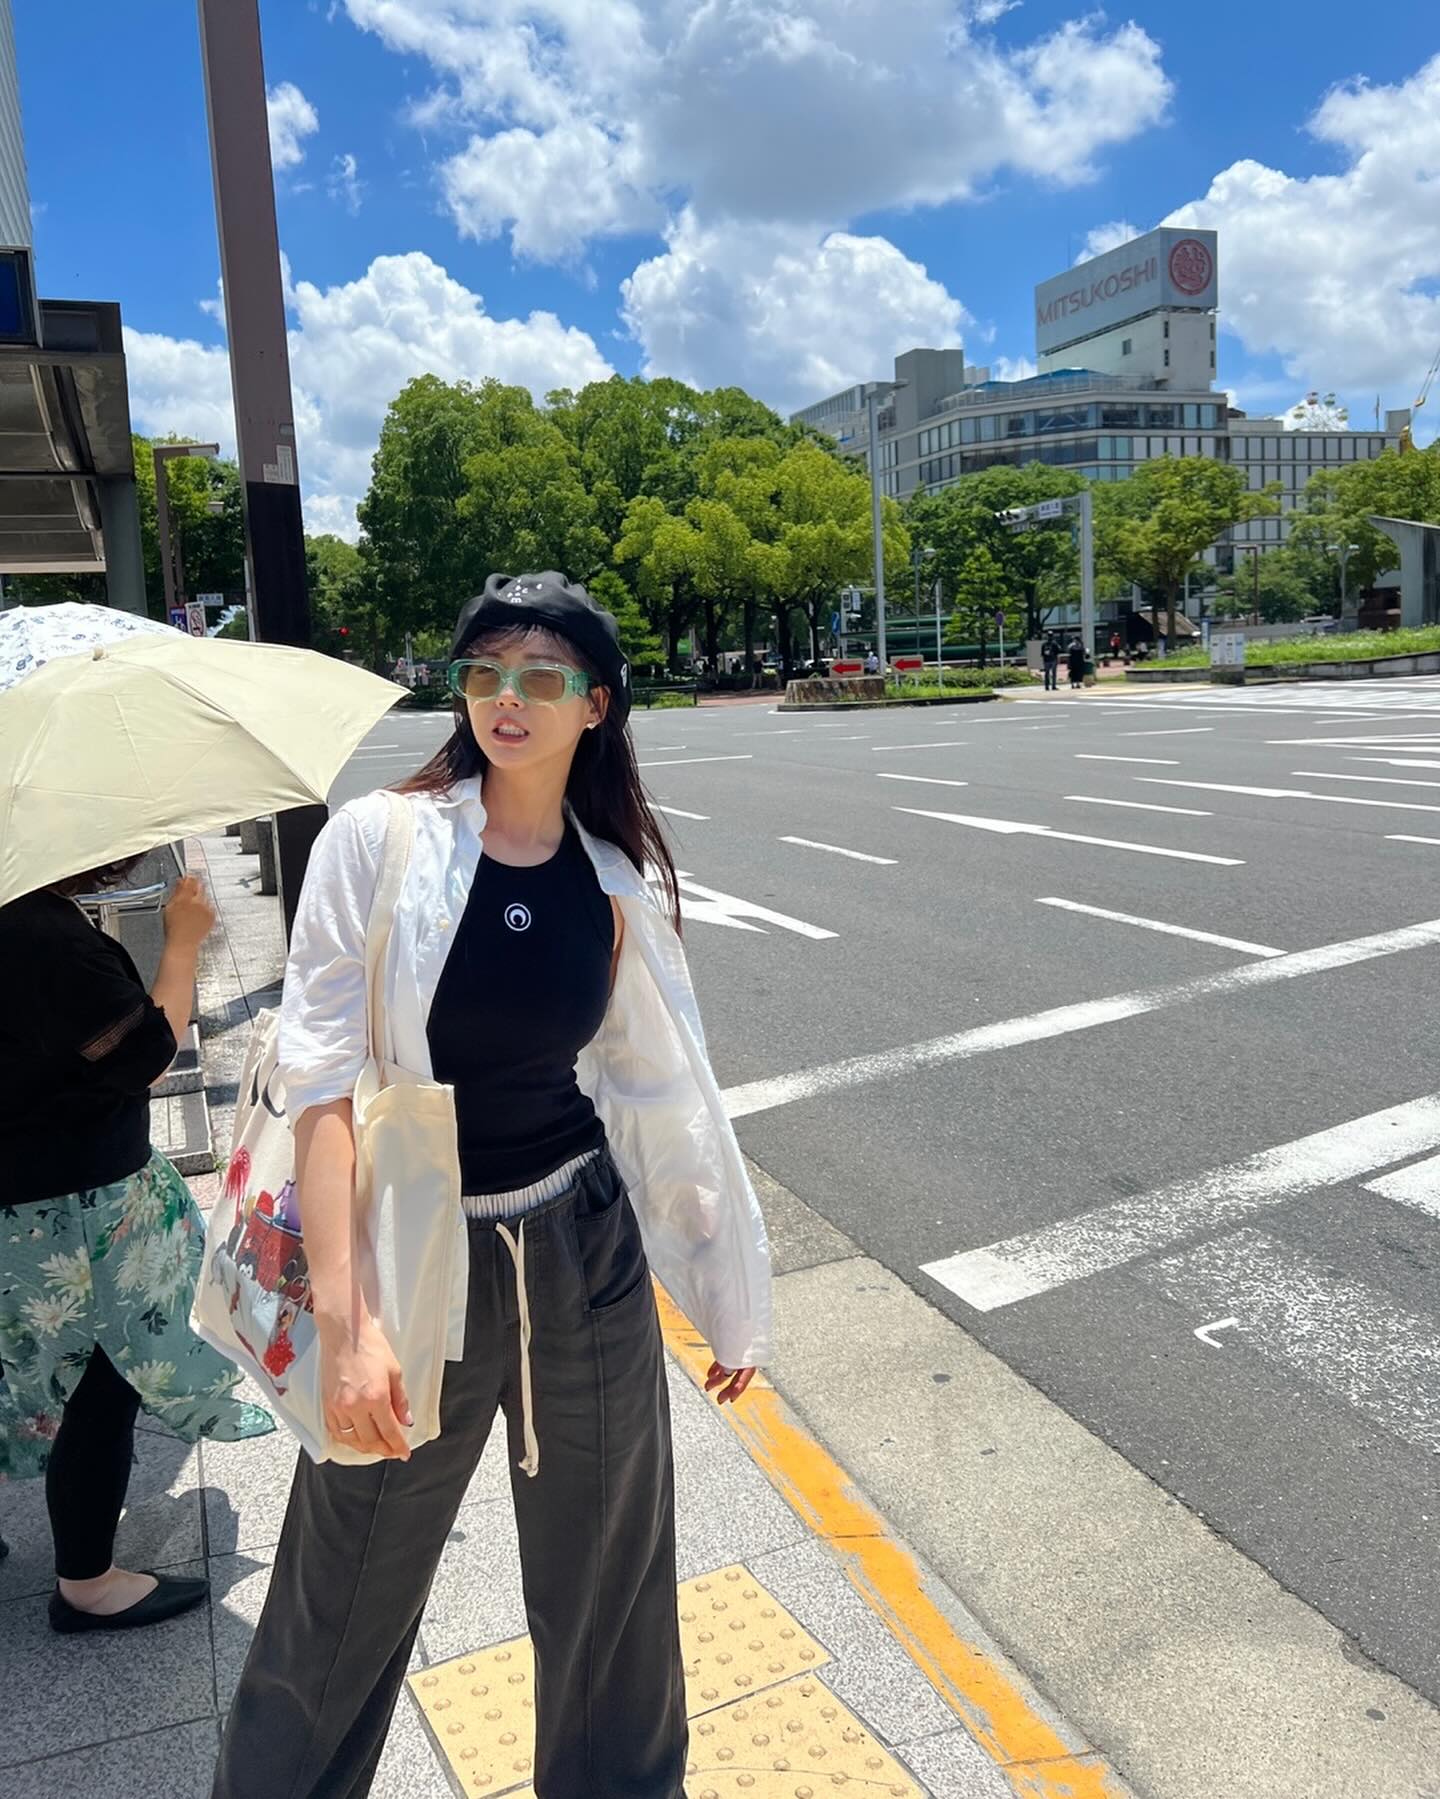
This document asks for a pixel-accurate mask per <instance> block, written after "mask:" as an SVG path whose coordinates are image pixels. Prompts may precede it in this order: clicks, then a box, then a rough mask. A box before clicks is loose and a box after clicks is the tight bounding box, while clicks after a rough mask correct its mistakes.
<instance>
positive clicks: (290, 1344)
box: [210, 1145, 315, 1395]
mask: <svg viewBox="0 0 1440 1799" xmlns="http://www.w3.org/2000/svg"><path fill="white" fill-rule="evenodd" d="M220 1203H221V1204H222V1205H224V1204H227V1203H228V1204H230V1205H233V1206H234V1208H235V1221H234V1223H233V1224H232V1225H231V1227H230V1231H229V1234H228V1235H227V1237H226V1238H225V1241H224V1243H223V1244H222V1245H221V1246H220V1247H219V1248H218V1249H217V1250H216V1251H215V1253H214V1255H213V1256H212V1257H211V1261H210V1275H211V1279H212V1280H214V1281H216V1282H218V1283H219V1285H220V1286H221V1287H222V1289H223V1290H224V1292H225V1296H226V1298H227V1300H228V1302H229V1310H230V1320H231V1324H232V1326H233V1328H234V1331H235V1335H236V1337H237V1339H238V1340H239V1342H240V1343H241V1344H242V1346H243V1347H244V1348H245V1349H246V1350H247V1351H248V1353H249V1355H250V1359H251V1360H252V1361H253V1362H254V1363H255V1366H256V1368H257V1369H258V1370H259V1371H260V1372H261V1373H262V1374H263V1375H264V1376H265V1377H266V1378H267V1379H268V1381H269V1383H270V1386H271V1388H272V1389H273V1391H274V1392H275V1393H276V1394H277V1395H278V1394H283V1393H284V1391H285V1386H286V1381H285V1374H286V1370H287V1369H288V1368H289V1367H290V1365H291V1363H292V1362H293V1361H294V1360H295V1359H296V1357H297V1356H298V1355H300V1354H302V1353H303V1352H304V1351H305V1350H306V1349H308V1348H309V1346H310V1343H311V1341H312V1340H313V1338H314V1334H315V1318H314V1305H313V1301H312V1298H311V1293H310V1268H309V1264H308V1263H307V1262H306V1260H305V1244H304V1241H303V1239H302V1237H301V1234H300V1215H299V1211H298V1209H297V1207H296V1203H295V1183H294V1181H293V1180H287V1181H286V1182H285V1184H284V1186H282V1187H281V1189H280V1191H279V1192H278V1193H268V1192H266V1191H265V1190H264V1189H263V1188H262V1189H261V1190H260V1191H259V1192H253V1191H251V1189H250V1152H249V1150H248V1149H246V1148H244V1146H243V1145H242V1146H241V1147H240V1148H239V1149H237V1150H236V1151H235V1154H234V1155H233V1157H232V1158H231V1160H230V1167H229V1169H228V1170H227V1171H226V1175H225V1192H224V1196H223V1198H222V1199H221V1201H220Z"/></svg>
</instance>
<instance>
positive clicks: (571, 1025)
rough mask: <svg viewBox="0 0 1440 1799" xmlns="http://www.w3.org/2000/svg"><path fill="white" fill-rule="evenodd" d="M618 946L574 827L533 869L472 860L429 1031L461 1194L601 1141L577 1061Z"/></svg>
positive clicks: (536, 1175)
mask: <svg viewBox="0 0 1440 1799" xmlns="http://www.w3.org/2000/svg"><path fill="white" fill-rule="evenodd" d="M614 944H615V919H614V915H613V913H612V912H611V910H610V901H609V899H608V898H607V897H606V896H605V894H604V892H603V891H602V890H601V887H600V883H599V880H598V879H597V878H596V874H595V869H594V866H593V864H592V863H591V861H590V858H589V856H588V855H586V853H585V846H584V844H582V843H581V841H580V839H579V837H578V836H577V835H576V833H575V830H574V828H573V826H571V825H569V824H567V825H566V828H565V836H564V839H563V841H562V843H561V845H560V848H559V849H558V850H557V851H556V852H555V854H554V855H553V856H552V857H551V858H550V859H549V861H548V862H542V863H540V864H539V865H538V866H536V867H533V868H512V867H510V866H509V864H507V863H503V862H496V861H495V860H494V859H493V858H492V857H489V856H483V855H482V856H481V858H480V862H479V865H478V866H477V868H476V870H475V880H474V884H473V885H472V887H471V889H470V897H469V899H468V900H467V901H466V905H465V912H464V916H463V917H462V918H461V920H460V923H459V925H458V926H457V928H456V932H455V941H454V943H452V944H451V946H450V953H449V955H448V956H447V957H446V961H445V968H444V971H443V972H442V974H441V976H440V983H439V986H438V987H437V988H436V991H435V998H434V1000H433V1001H432V1003H431V1007H430V1017H429V1021H428V1024H427V1029H426V1034H427V1036H428V1039H429V1043H430V1059H431V1065H432V1067H433V1068H434V1071H435V1076H436V1079H437V1080H442V1081H448V1082H450V1083H451V1084H452V1085H453V1086H454V1088H455V1111H456V1117H457V1121H458V1124H459V1134H460V1176H461V1186H462V1190H463V1191H464V1192H466V1193H507V1192H510V1191H512V1190H513V1189H515V1188H517V1187H527V1186H529V1185H530V1184H531V1183H532V1182H535V1181H539V1180H543V1179H544V1178H545V1176H546V1175H547V1174H550V1173H553V1171H554V1170H555V1169H557V1168H559V1167H560V1166H561V1165H562V1164H563V1163H565V1162H568V1161H570V1160H571V1159H572V1158H573V1157H575V1156H578V1155H583V1154H584V1153H585V1151H587V1150H590V1149H596V1148H598V1147H599V1146H600V1145H601V1144H602V1143H603V1142H604V1141H605V1127H604V1125H603V1123H602V1122H601V1120H600V1119H599V1118H598V1117H597V1116H596V1113H595V1108H594V1106H593V1105H592V1104H591V1102H590V1100H589V1098H588V1097H587V1096H586V1095H585V1094H584V1093H582V1092H581V1091H580V1087H579V1085H578V1083H577V1082H576V1079H575V1059H576V1057H577V1056H578V1055H579V1054H580V1051H581V1050H582V1049H583V1048H584V1047H585V1045H586V1044H587V1043H588V1042H589V1041H590V1039H591V1038H592V1037H593V1036H594V1035H595V1033H596V1032H597V1031H598V1030H599V1029H600V1026H601V1024H602V1022H603V1021H604V1018H605V1010H606V1007H607V1005H608V1004H609V999H610V960H611V956H612V953H613V951H614Z"/></svg>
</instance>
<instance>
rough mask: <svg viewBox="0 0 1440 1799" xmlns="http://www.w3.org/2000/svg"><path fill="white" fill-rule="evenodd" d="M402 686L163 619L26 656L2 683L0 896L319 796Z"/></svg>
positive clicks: (313, 656)
mask: <svg viewBox="0 0 1440 1799" xmlns="http://www.w3.org/2000/svg"><path fill="white" fill-rule="evenodd" d="M44 610H46V611H50V612H61V611H64V610H66V608H64V607H60V606H55V607H48V608H45V609H44ZM70 610H73V611H85V612H90V611H94V612H101V613H103V612H104V610H105V609H104V608H101V607H93V608H91V607H77V608H71V609H70ZM5 616H6V617H8V616H9V615H5ZM126 616H127V615H124V614H110V615H109V617H111V618H124V617H126ZM134 622H135V621H131V623H132V626H133V624H134ZM3 648H4V644H3V640H0V651H3ZM404 693H405V689H404V688H403V687H398V686H396V685H395V684H394V683H393V682H391V681H385V680H382V679H381V678H380V677H379V676H378V675H372V674H369V673H367V672H366V671H364V670H363V669H357V668H352V667H351V666H350V665H349V664H347V663H344V662H336V661H334V660H332V659H331V658H330V657H328V656H321V655H318V654H317V653H316V652H315V651H313V650H298V649H289V648H285V647H283V646H281V645H278V644H256V643H243V642H238V641H226V640H222V639H219V638H196V637H187V636H185V635H184V634H183V633H181V632H179V631H172V630H171V629H170V628H169V627H168V626H158V627H154V628H153V629H152V630H150V631H144V630H140V631H136V630H133V628H132V629H131V630H129V631H127V632H126V633H125V634H124V638H123V640H122V641H112V642H108V643H107V642H91V643H90V644H89V646H88V647H86V646H85V645H83V644H77V645H74V647H72V649H71V650H70V651H68V652H65V653H60V654H56V655H54V656H53V657H50V658H47V659H46V660H45V661H44V662H43V664H41V663H32V666H31V667H30V668H29V669H27V670H25V671H21V673H20V674H19V675H17V676H16V677H15V678H14V679H13V680H12V682H11V684H10V685H9V686H8V687H0V905H3V904H5V903H6V902H8V901H9V900H12V899H15V898H17V897H18V896H19V895H20V894H22V893H28V892H30V891H31V890H32V889H34V888H36V887H43V886H45V885H46V884H47V883H49V882H51V881H57V880H60V879H62V878H63V877H65V876H68V875H74V874H79V873H81V872H82V871H84V870H86V869H90V868H98V867H100V866H101V865H102V864H104V863H106V862H115V861H119V860H120V859H121V858H122V857H126V856H133V855H138V854H140V853H141V852H142V851H145V850H149V849H154V848H155V847H156V846H157V845H158V844H161V843H168V842H172V841H174V840H175V839H176V838H179V837H185V836H193V835H196V834H198V833H199V832H202V831H209V830H215V829H217V828H218V827H219V826H221V825H225V824H229V823H230V822H232V821H233V820H235V819H238V818H253V817H256V816H257V815H259V814H261V813H265V812H275V811H283V810H284V809H285V808H286V807H287V806H303V805H309V804H311V803H313V802H315V801H323V800H324V798H325V795H326V793H327V792H328V791H329V788H330V785H331V783H332V782H333V781H334V779H335V777H336V775H337V774H338V773H339V772H340V769H341V768H342V767H343V766H344V764H345V762H346V760H347V759H348V757H349V756H350V754H351V752H352V751H353V750H354V749H355V747H356V745H357V744H358V743H359V742H360V741H361V740H362V738H364V736H365V735H366V733H367V732H368V731H370V730H372V729H373V727H374V726H375V725H376V724H377V723H378V722H379V720H380V719H381V718H383V717H384V715H385V714H386V713H387V712H388V711H389V710H390V708H391V706H393V705H394V704H395V702H396V700H398V699H400V698H401V697H402V696H403V695H404Z"/></svg>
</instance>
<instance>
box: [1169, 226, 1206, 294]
mask: <svg viewBox="0 0 1440 1799" xmlns="http://www.w3.org/2000/svg"><path fill="white" fill-rule="evenodd" d="M1214 278H1215V259H1214V257H1213V256H1211V254H1210V252H1209V250H1207V249H1206V247H1205V245H1204V244H1202V243H1201V242H1200V240H1199V238H1197V237H1182V238H1181V239H1180V242H1179V243H1178V244H1176V245H1175V247H1174V249H1172V250H1171V252H1170V279H1171V281H1173V282H1174V284H1175V286H1176V287H1177V288H1178V289H1179V290H1180V292H1181V293H1182V294H1203V293H1204V292H1205V289H1206V288H1207V287H1209V285H1210V283H1211V282H1212V281H1213V280H1214Z"/></svg>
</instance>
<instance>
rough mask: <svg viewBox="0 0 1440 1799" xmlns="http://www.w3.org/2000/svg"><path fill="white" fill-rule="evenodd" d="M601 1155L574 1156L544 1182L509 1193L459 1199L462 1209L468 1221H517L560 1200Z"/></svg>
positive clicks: (596, 1152) (594, 1151)
mask: <svg viewBox="0 0 1440 1799" xmlns="http://www.w3.org/2000/svg"><path fill="white" fill-rule="evenodd" d="M599 1154H600V1151H599V1150H598V1149H587V1150H586V1151H585V1153H584V1155H582V1156H574V1157H572V1158H571V1160H570V1161H568V1162H563V1163H562V1164H561V1165H560V1167H559V1168H557V1169H555V1170H554V1171H553V1172H552V1173H550V1174H547V1175H545V1176H544V1177H543V1179H541V1180H538V1181H532V1182H531V1184H530V1185H529V1186H528V1187H515V1188H512V1189H511V1191H510V1192H508V1193H466V1194H463V1195H462V1196H461V1199H460V1204H461V1207H462V1208H463V1210H464V1213H465V1216H466V1217H467V1218H483V1219H489V1220H494V1219H497V1218H515V1217H518V1216H519V1215H520V1214H521V1213H522V1212H531V1211H534V1209H535V1207H536V1206H543V1205H544V1204H545V1203H546V1201H547V1200H552V1199H558V1198H559V1197H560V1195H561V1194H562V1193H563V1192H564V1191H565V1189H566V1188H567V1187H568V1186H570V1185H571V1183H572V1182H573V1181H574V1179H575V1176H576V1175H577V1174H578V1173H579V1172H580V1170H581V1169H582V1168H583V1167H584V1166H585V1164H586V1163H587V1162H593V1161H594V1160H595V1158H596V1156H598V1155H599Z"/></svg>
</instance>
